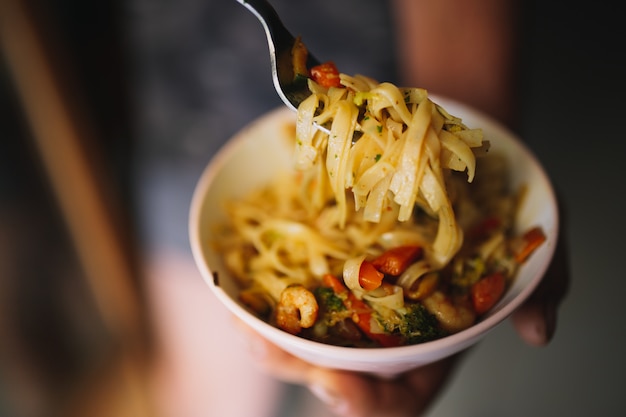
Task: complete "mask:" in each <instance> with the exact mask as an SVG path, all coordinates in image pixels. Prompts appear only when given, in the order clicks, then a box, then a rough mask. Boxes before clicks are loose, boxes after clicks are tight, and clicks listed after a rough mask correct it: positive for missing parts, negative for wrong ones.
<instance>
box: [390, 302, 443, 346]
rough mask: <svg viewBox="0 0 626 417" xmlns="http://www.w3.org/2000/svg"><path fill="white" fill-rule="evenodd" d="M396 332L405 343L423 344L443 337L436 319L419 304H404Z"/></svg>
mask: <svg viewBox="0 0 626 417" xmlns="http://www.w3.org/2000/svg"><path fill="white" fill-rule="evenodd" d="M405 309H406V313H404V314H403V315H402V320H401V322H400V326H399V327H398V330H399V331H400V334H401V335H402V337H404V338H405V339H406V341H407V343H410V344H415V343H423V342H428V341H430V340H435V339H439V338H440V337H442V336H445V332H444V331H443V330H442V329H441V327H440V326H439V322H438V321H437V318H436V317H435V316H434V315H433V314H431V313H430V312H428V310H426V308H425V307H424V306H423V305H422V304H420V303H410V304H406V307H405Z"/></svg>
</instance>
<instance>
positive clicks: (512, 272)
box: [203, 74, 546, 347]
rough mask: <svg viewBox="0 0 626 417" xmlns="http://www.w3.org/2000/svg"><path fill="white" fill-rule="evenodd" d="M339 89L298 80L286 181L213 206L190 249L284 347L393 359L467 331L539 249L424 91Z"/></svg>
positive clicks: (348, 80)
mask: <svg viewBox="0 0 626 417" xmlns="http://www.w3.org/2000/svg"><path fill="white" fill-rule="evenodd" d="M340 79H341V83H340V85H339V86H336V85H329V86H325V85H321V84H318V83H316V82H315V81H310V85H311V90H312V91H313V94H312V95H311V96H310V97H309V99H307V100H305V101H304V102H303V103H302V105H301V106H300V108H299V109H298V114H297V118H296V121H295V124H294V123H293V122H292V123H290V124H287V125H285V126H283V127H282V129H290V132H291V133H289V134H287V136H288V137H290V138H291V144H290V145H289V147H290V149H292V154H293V156H294V163H293V166H292V169H291V170H290V169H287V170H284V171H276V172H274V173H272V175H271V176H270V180H269V181H267V182H264V183H261V182H259V183H257V184H256V185H255V186H254V187H252V188H251V189H249V190H247V191H246V192H245V193H241V194H239V195H237V196H236V197H235V196H230V197H229V198H228V199H227V200H226V201H220V202H219V203H223V204H224V207H225V213H226V217H224V218H222V219H221V220H220V222H219V223H218V224H212V225H211V228H212V232H211V241H210V242H203V244H210V245H213V246H212V250H214V251H215V253H217V254H219V256H220V257H221V259H222V261H223V263H224V265H225V267H226V270H227V271H228V273H229V275H230V276H231V277H233V278H234V279H235V280H236V282H237V285H238V290H237V291H238V294H237V298H238V300H239V301H240V302H241V303H243V304H244V305H245V306H246V307H247V308H248V309H249V311H251V312H252V313H253V314H255V315H256V316H257V317H259V318H261V319H262V320H264V321H265V322H267V323H269V324H271V325H273V326H275V327H277V328H280V329H282V330H284V331H285V332H287V333H290V334H292V335H297V336H299V337H302V338H305V339H309V340H312V341H315V342H322V343H325V344H330V345H336V346H342V347H399V346H405V345H412V344H419V343H425V342H429V341H432V340H436V339H440V338H442V337H444V336H448V335H451V334H454V333H458V332H460V331H463V330H465V329H467V328H469V327H471V326H472V325H474V324H475V323H476V322H477V321H479V320H481V318H482V317H484V316H486V315H489V314H490V310H491V309H492V308H494V306H496V305H497V303H498V302H499V301H500V300H501V298H502V297H503V295H504V294H505V292H506V291H507V289H508V288H509V287H510V286H511V285H512V284H513V282H514V280H515V277H516V275H517V271H518V268H519V267H520V265H521V264H522V263H523V262H524V261H525V260H526V259H527V258H528V256H530V255H531V253H532V252H533V251H534V250H535V249H536V248H537V247H539V245H541V244H543V243H544V242H545V240H546V234H545V233H544V230H543V228H542V227H541V225H538V224H526V225H525V228H524V229H523V230H520V229H519V227H516V226H518V225H519V222H518V221H517V217H518V208H519V207H520V206H523V205H524V195H525V192H526V187H525V184H523V183H518V184H516V186H515V187H514V188H511V182H510V181H509V174H510V172H509V170H510V166H509V161H508V160H507V159H506V158H503V157H502V155H499V154H498V153H497V152H488V150H489V142H488V141H486V140H483V132H482V129H480V128H473V129H470V128H468V127H467V126H466V125H465V124H464V123H463V121H462V119H461V118H459V117H456V116H453V115H451V114H449V113H448V112H447V111H446V110H445V109H444V108H443V107H442V106H440V105H438V104H436V103H435V101H433V100H431V98H430V97H429V96H428V94H427V92H426V91H425V90H423V89H401V88H398V87H396V86H394V85H392V84H389V83H383V84H379V83H377V82H375V81H373V80H371V79H369V78H366V77H361V76H355V77H350V76H347V75H344V74H340ZM315 123H316V124H319V125H322V126H325V127H326V128H328V129H329V131H330V133H329V134H327V133H324V132H320V131H319V130H316V129H314V126H313V125H314V124H315ZM262 162H263V161H259V163H262ZM249 169H256V167H255V166H251V167H249Z"/></svg>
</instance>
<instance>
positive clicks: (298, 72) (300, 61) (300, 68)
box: [291, 36, 309, 80]
mask: <svg viewBox="0 0 626 417" xmlns="http://www.w3.org/2000/svg"><path fill="white" fill-rule="evenodd" d="M308 56H309V51H308V50H307V48H306V45H305V44H304V43H303V42H302V40H301V39H300V37H299V36H298V37H297V38H296V41H295V42H294V44H293V47H292V48H291V65H292V66H293V78H294V80H295V79H297V78H298V77H308V75H309V71H308V70H307V68H306V60H307V58H308Z"/></svg>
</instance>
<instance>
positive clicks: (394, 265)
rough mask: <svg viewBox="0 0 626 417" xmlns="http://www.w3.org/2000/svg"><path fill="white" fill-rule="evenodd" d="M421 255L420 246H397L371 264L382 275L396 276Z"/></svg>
mask: <svg viewBox="0 0 626 417" xmlns="http://www.w3.org/2000/svg"><path fill="white" fill-rule="evenodd" d="M421 255H422V248H421V246H415V245H406V246H397V247H395V248H391V249H388V250H387V251H385V252H383V253H382V254H380V255H379V256H378V257H377V258H376V259H374V260H373V261H372V264H373V265H374V266H375V267H376V269H378V270H379V271H380V272H382V273H384V274H389V275H393V276H398V275H400V274H401V273H403V272H404V271H405V270H406V269H407V268H408V267H409V265H411V264H412V263H413V262H414V261H415V260H416V259H417V258H419V257H420V256H421Z"/></svg>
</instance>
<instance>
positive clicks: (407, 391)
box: [242, 325, 461, 417]
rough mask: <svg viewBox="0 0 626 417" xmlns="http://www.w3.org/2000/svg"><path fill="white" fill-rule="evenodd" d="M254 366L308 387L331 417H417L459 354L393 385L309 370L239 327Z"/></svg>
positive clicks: (311, 367)
mask: <svg viewBox="0 0 626 417" xmlns="http://www.w3.org/2000/svg"><path fill="white" fill-rule="evenodd" d="M242 328H243V330H244V332H245V333H246V337H247V338H248V340H247V342H248V343H249V346H250V347H251V353H252V355H253V356H254V359H255V363H256V364H257V366H259V367H260V368H261V370H262V371H264V372H265V373H267V374H269V375H272V376H273V377H275V378H277V379H279V380H281V381H284V382H288V383H292V384H298V385H304V386H307V387H309V389H310V390H311V392H312V393H313V394H315V395H316V396H317V397H318V398H319V399H320V400H321V401H322V402H324V403H325V404H326V405H327V406H328V408H329V409H330V410H331V411H333V412H334V413H335V415H337V416H344V417H348V416H349V417H368V416H372V417H374V416H375V417H392V416H393V417H396V416H397V417H403V416H406V417H408V416H417V415H420V414H421V413H422V412H423V411H424V410H425V409H426V408H427V407H428V406H429V405H430V404H431V403H432V401H433V400H434V398H435V397H436V395H437V394H438V392H439V391H440V390H441V388H443V386H444V384H445V382H446V381H447V380H448V378H449V375H450V373H451V372H452V370H453V369H454V365H455V363H456V362H457V361H458V360H459V358H460V356H461V354H459V355H455V356H452V357H449V358H446V359H443V360H441V361H439V362H436V363H433V364H430V365H427V366H424V367H421V368H418V369H415V370H413V371H410V372H407V373H405V374H403V375H401V376H399V377H397V378H395V379H381V378H377V377H375V376H371V375H365V374H360V373H356V372H349V371H338V370H331V369H325V368H320V367H317V366H314V365H311V364H309V363H307V362H305V361H303V360H301V359H298V358H296V357H295V356H293V355H291V354H289V353H287V352H285V351H283V350H282V349H280V348H278V347H276V346H275V345H273V344H272V343H270V342H268V341H267V340H265V339H264V338H262V337H261V336H259V335H258V334H256V333H255V332H254V331H252V330H251V329H250V328H248V327H247V326H245V325H242Z"/></svg>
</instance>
